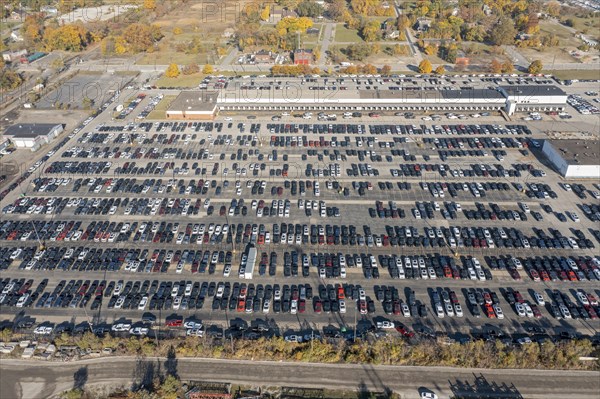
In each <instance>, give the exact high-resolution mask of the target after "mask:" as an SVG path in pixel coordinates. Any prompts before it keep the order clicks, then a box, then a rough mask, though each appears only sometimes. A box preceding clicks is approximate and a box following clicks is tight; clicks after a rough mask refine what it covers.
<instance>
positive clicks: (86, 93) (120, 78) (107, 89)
mask: <svg viewBox="0 0 600 399" xmlns="http://www.w3.org/2000/svg"><path fill="white" fill-rule="evenodd" d="M132 79H133V77H132V76H131V75H123V74H110V73H94V72H79V73H78V74H77V75H75V76H74V77H73V78H71V79H69V80H68V81H66V82H64V83H63V84H62V85H61V86H60V87H58V88H52V87H50V88H48V90H49V91H48V92H46V93H44V95H43V96H42V98H41V99H40V100H39V101H38V102H37V103H36V107H37V108H39V109H80V110H82V109H84V99H85V98H89V99H90V100H92V101H93V106H94V107H98V106H100V105H102V104H103V103H104V102H106V101H107V100H108V99H109V98H111V97H112V96H113V95H114V94H115V92H116V91H118V90H120V89H121V88H123V87H124V86H126V85H127V84H128V83H129V82H130V81H131V80H132Z"/></svg>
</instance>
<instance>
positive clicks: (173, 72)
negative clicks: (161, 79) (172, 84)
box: [165, 63, 179, 78]
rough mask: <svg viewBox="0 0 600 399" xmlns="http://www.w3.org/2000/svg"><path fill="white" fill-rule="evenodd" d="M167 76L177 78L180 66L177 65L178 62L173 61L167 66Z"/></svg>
mask: <svg viewBox="0 0 600 399" xmlns="http://www.w3.org/2000/svg"><path fill="white" fill-rule="evenodd" d="M165 76H166V77H167V78H176V77H178V76H179V67H178V66H177V64H175V63H172V64H170V65H169V67H168V68H167V70H166V71H165Z"/></svg>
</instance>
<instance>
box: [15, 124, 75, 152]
mask: <svg viewBox="0 0 600 399" xmlns="http://www.w3.org/2000/svg"><path fill="white" fill-rule="evenodd" d="M63 130H64V125H62V124H54V123H19V124H17V125H12V126H10V127H9V128H8V129H6V131H5V132H4V137H6V138H8V139H9V140H10V141H11V142H12V143H13V144H14V145H15V147H17V148H29V149H30V150H31V151H36V150H37V149H38V148H40V147H41V146H43V145H44V144H47V143H49V142H51V141H52V140H54V139H55V138H56V137H58V135H59V134H60V133H61V132H62V131H63Z"/></svg>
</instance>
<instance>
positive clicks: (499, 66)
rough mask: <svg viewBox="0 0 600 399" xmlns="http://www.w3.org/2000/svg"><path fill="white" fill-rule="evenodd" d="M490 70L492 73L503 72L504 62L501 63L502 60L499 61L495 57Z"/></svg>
mask: <svg viewBox="0 0 600 399" xmlns="http://www.w3.org/2000/svg"><path fill="white" fill-rule="evenodd" d="M489 69H490V72H491V73H501V72H502V64H501V63H500V61H498V60H497V59H495V58H494V59H493V60H492V62H490V68H489Z"/></svg>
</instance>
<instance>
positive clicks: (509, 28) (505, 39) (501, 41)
mask: <svg viewBox="0 0 600 399" xmlns="http://www.w3.org/2000/svg"><path fill="white" fill-rule="evenodd" d="M516 34H517V30H516V29H515V25H514V23H513V21H512V19H510V18H508V17H502V18H500V20H498V22H497V23H496V24H495V25H494V27H493V28H492V30H491V32H490V41H491V42H492V43H494V44H495V45H498V46H500V45H505V44H513V43H514V41H515V36H516Z"/></svg>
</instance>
